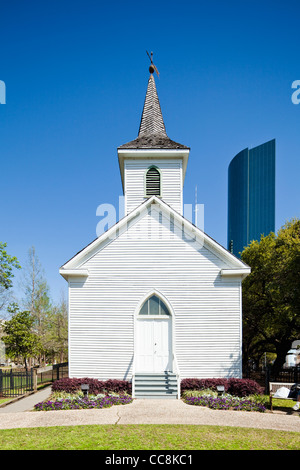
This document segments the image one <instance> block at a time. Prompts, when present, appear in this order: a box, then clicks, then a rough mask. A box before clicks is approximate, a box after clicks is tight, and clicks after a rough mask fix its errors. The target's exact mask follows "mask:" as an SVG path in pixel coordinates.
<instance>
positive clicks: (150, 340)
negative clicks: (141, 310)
mask: <svg viewBox="0 0 300 470" xmlns="http://www.w3.org/2000/svg"><path fill="white" fill-rule="evenodd" d="M171 322H172V317H170V318H160V319H153V318H151V319H150V318H149V319H141V318H139V319H138V320H137V328H136V330H137V331H136V334H137V348H136V356H137V357H136V371H137V372H152V373H156V372H164V371H172V323H171Z"/></svg>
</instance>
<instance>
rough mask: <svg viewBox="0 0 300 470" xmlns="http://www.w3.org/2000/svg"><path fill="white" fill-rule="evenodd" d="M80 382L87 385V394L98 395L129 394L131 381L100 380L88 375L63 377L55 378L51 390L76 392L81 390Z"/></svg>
mask: <svg viewBox="0 0 300 470" xmlns="http://www.w3.org/2000/svg"><path fill="white" fill-rule="evenodd" d="M82 384H88V385H89V394H91V395H98V394H99V393H111V392H113V393H119V394H124V393H127V394H129V395H130V394H131V390H132V388H131V383H130V382H128V381H127V380H113V379H109V380H106V381H101V380H97V379H90V378H88V377H85V378H81V379H76V378H72V379H71V378H67V377H65V378H63V379H59V380H56V381H55V382H54V383H53V384H52V392H66V393H77V392H78V391H80V390H81V385H82Z"/></svg>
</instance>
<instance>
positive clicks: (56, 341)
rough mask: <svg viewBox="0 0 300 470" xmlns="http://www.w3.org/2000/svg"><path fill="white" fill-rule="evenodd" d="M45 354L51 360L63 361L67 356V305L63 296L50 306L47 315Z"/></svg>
mask: <svg viewBox="0 0 300 470" xmlns="http://www.w3.org/2000/svg"><path fill="white" fill-rule="evenodd" d="M45 346H46V349H47V354H48V355H49V357H51V360H52V362H54V360H55V359H56V360H58V361H59V362H65V361H66V360H67V357H68V305H67V302H66V301H65V299H64V297H62V299H61V301H60V302H59V303H58V304H57V305H54V306H52V308H51V311H50V313H49V315H48V325H47V333H46V335H45Z"/></svg>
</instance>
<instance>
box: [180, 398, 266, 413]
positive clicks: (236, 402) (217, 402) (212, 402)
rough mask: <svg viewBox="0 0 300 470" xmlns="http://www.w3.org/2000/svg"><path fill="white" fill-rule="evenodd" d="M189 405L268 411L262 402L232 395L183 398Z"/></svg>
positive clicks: (214, 408)
mask: <svg viewBox="0 0 300 470" xmlns="http://www.w3.org/2000/svg"><path fill="white" fill-rule="evenodd" d="M183 401H184V402H185V403H187V404H188V405H196V406H208V407H209V408H212V409H213V410H239V411H260V412H264V411H266V408H265V406H264V405H263V404H262V403H259V402H256V401H255V400H252V399H250V398H239V397H232V396H220V397H215V396H209V395H207V396H194V397H193V396H187V397H185V398H184V399H183Z"/></svg>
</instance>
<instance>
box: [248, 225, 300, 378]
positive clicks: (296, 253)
mask: <svg viewBox="0 0 300 470" xmlns="http://www.w3.org/2000/svg"><path fill="white" fill-rule="evenodd" d="M242 260H243V261H245V263H247V264H248V265H249V266H250V267H251V274H250V275H249V276H248V277H247V278H246V279H245V280H244V282H243V355H244V363H246V362H247V361H248V359H250V358H251V359H254V360H255V361H256V362H257V361H258V360H259V359H260V358H261V356H262V354H263V353H264V352H269V353H276V359H275V362H274V365H273V368H274V370H275V371H277V370H279V369H280V368H281V367H282V365H283V364H284V362H285V356H286V353H287V351H288V349H289V348H290V346H291V343H292V341H293V340H295V339H299V334H300V315H299V313H300V220H298V219H294V220H292V221H290V222H287V223H286V224H285V225H284V226H283V227H282V228H281V229H280V230H279V231H278V233H277V236H276V235H275V234H274V233H270V234H269V235H267V236H262V237H261V240H260V241H259V242H258V241H252V242H251V244H250V245H249V246H248V247H247V248H245V250H244V251H243V253H242Z"/></svg>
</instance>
